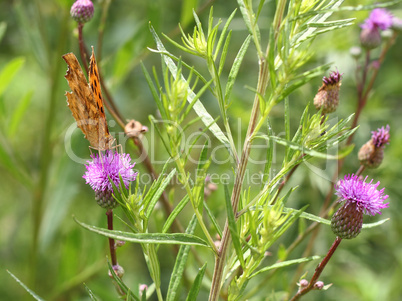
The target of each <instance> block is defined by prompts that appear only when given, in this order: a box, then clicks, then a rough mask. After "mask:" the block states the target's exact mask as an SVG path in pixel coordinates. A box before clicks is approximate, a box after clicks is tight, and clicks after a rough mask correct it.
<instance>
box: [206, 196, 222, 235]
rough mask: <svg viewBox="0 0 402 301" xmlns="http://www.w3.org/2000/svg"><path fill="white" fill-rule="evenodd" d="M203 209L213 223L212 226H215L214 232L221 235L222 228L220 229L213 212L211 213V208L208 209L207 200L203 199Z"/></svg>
mask: <svg viewBox="0 0 402 301" xmlns="http://www.w3.org/2000/svg"><path fill="white" fill-rule="evenodd" d="M204 209H205V211H206V212H207V214H208V217H209V219H210V220H211V222H212V224H213V225H214V227H215V229H216V232H218V235H219V236H220V237H222V230H221V228H220V227H219V224H218V222H217V220H216V218H215V216H214V214H213V213H212V211H211V209H209V206H208V204H207V202H205V201H204Z"/></svg>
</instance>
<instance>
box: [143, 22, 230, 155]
mask: <svg viewBox="0 0 402 301" xmlns="http://www.w3.org/2000/svg"><path fill="white" fill-rule="evenodd" d="M150 30H151V33H152V35H153V37H154V40H155V42H156V45H157V48H158V50H159V51H163V52H167V50H166V49H165V46H163V44H162V41H161V40H160V39H159V37H158V35H157V34H156V32H155V30H154V29H153V27H152V26H150ZM162 58H163V60H164V62H165V64H166V66H167V67H168V68H169V70H170V73H171V74H172V75H173V77H175V76H176V74H177V67H176V65H175V64H174V62H173V60H172V59H171V58H170V57H168V56H166V55H162ZM182 80H184V81H185V78H184V77H183V76H182ZM194 97H195V94H194V92H193V91H192V90H191V89H190V88H189V90H188V97H187V101H188V102H189V103H191V102H192V101H193V99H194ZM193 108H194V111H195V112H196V113H197V115H198V116H199V117H201V120H202V122H203V123H204V124H205V125H206V126H210V127H209V130H210V131H211V133H212V134H214V136H215V137H216V138H217V139H218V140H219V141H220V142H222V143H223V144H224V145H227V146H228V149H229V145H230V143H229V140H228V138H227V137H226V136H225V134H224V133H223V132H222V130H221V129H220V128H219V126H218V125H217V124H216V123H214V124H213V122H214V118H212V116H211V115H210V114H209V113H208V112H207V110H206V109H205V107H204V105H203V104H202V103H201V101H200V100H197V101H196V102H195V104H194V106H193ZM211 124H212V125H211Z"/></svg>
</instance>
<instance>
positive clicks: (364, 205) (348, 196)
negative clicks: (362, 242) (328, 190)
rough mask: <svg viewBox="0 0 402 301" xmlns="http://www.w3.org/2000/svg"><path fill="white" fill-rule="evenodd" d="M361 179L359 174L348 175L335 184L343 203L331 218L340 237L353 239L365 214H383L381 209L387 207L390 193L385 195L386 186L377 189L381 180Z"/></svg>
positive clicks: (360, 227)
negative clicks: (368, 181) (386, 201)
mask: <svg viewBox="0 0 402 301" xmlns="http://www.w3.org/2000/svg"><path fill="white" fill-rule="evenodd" d="M366 180H367V177H366V178H365V179H364V181H362V180H360V179H359V176H357V175H354V174H352V175H347V176H345V177H344V179H343V180H340V181H339V182H338V184H337V185H336V186H335V189H336V193H335V194H336V195H337V196H339V197H340V200H339V201H338V202H340V203H343V205H342V206H341V207H340V208H339V209H338V210H337V211H336V212H335V213H334V215H333V216H332V218H331V229H332V231H333V232H334V233H335V234H336V235H337V236H338V237H340V238H345V239H351V238H354V237H356V236H357V235H359V233H360V231H361V229H362V226H363V214H367V215H376V214H377V213H378V214H381V209H383V208H387V207H388V205H389V203H386V204H384V201H385V200H386V199H387V198H388V195H384V194H383V193H384V188H383V189H381V190H377V187H378V185H380V182H377V183H376V184H372V182H373V180H371V181H370V183H366Z"/></svg>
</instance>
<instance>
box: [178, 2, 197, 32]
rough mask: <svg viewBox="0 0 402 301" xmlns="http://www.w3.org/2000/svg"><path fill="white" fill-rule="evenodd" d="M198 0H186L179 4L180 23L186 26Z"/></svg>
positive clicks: (191, 18)
mask: <svg viewBox="0 0 402 301" xmlns="http://www.w3.org/2000/svg"><path fill="white" fill-rule="evenodd" d="M197 5H198V0H186V1H183V2H182V5H181V15H180V24H181V25H182V26H183V27H186V26H187V25H188V24H189V23H190V22H191V21H192V20H193V9H196V8H197Z"/></svg>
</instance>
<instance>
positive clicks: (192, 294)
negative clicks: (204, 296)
mask: <svg viewBox="0 0 402 301" xmlns="http://www.w3.org/2000/svg"><path fill="white" fill-rule="evenodd" d="M206 268H207V264H206V263H205V264H204V265H203V266H202V268H201V269H200V270H199V271H198V274H197V276H196V277H195V279H194V282H193V285H192V286H191V289H190V291H189V292H188V296H187V299H186V301H193V300H197V296H198V293H199V291H200V287H201V284H202V278H204V273H205V270H206Z"/></svg>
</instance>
